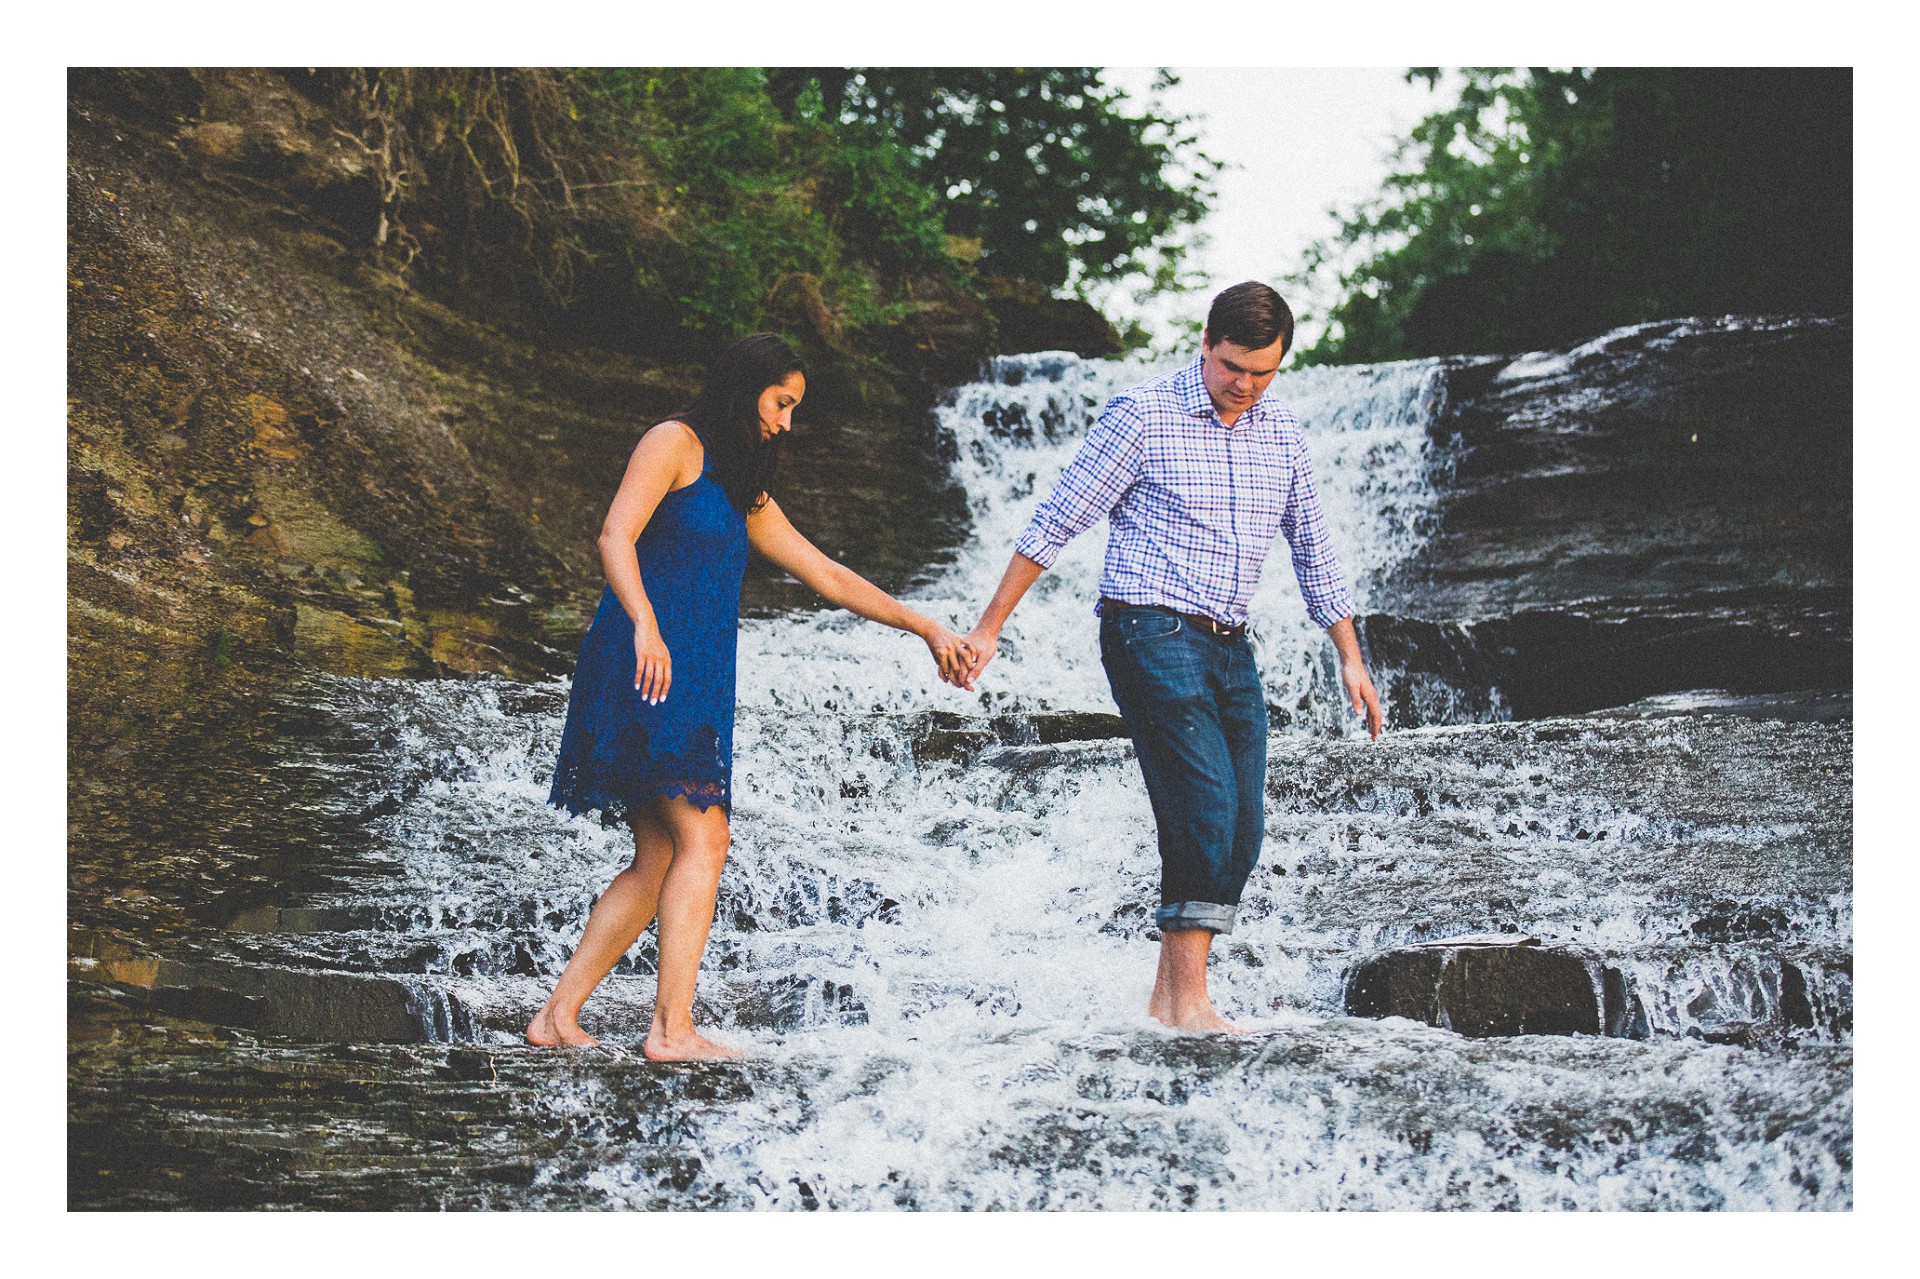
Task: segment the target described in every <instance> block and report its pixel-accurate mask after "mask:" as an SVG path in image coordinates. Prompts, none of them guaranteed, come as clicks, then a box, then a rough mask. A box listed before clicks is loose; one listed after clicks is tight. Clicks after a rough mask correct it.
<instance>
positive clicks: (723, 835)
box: [640, 798, 740, 1061]
mask: <svg viewBox="0 0 1920 1279" xmlns="http://www.w3.org/2000/svg"><path fill="white" fill-rule="evenodd" d="M659 808H660V811H661V813H662V815H663V816H664V817H665V819H666V823H667V826H668V828H669V829H670V830H671V831H672V832H673V865H672V866H670V867H669V868H668V869H667V877H666V879H665V881H664V882H662V884H661V885H660V991H659V994H658V995H657V996H655V998H654V1001H653V1026H652V1028H651V1029H649V1030H648V1031H647V1041H646V1043H645V1044H643V1045H641V1049H640V1051H641V1052H643V1053H645V1054H646V1055H647V1056H648V1057H650V1058H652V1059H653V1060H655V1061H701V1060H706V1059H709V1058H714V1057H737V1056H739V1055H740V1054H739V1053H737V1052H734V1051H733V1050H732V1049H730V1048H727V1047H724V1046H723V1045H720V1044H716V1043H714V1042H713V1041H712V1040H711V1039H708V1038H706V1037H705V1036H703V1035H701V1034H699V1033H698V1032H697V1031H695V1030H694V1028H693V983H694V979H695V977H697V976H698V975H699V972H700V956H701V955H702V954H704V953H705V951H706V949H707V933H708V931H709V930H711V929H712V927H713V906H714V902H715V900H716V899H717V898H718V896H719V893H720V870H721V868H722V867H723V866H725V865H726V862H727V845H728V842H729V840H730V839H731V835H730V833H729V831H728V828H727V814H726V810H725V809H722V808H718V807H715V808H709V809H706V810H704V811H703V810H701V809H698V808H695V807H694V806H693V805H691V804H689V803H688V802H687V801H686V800H685V799H684V798H674V799H671V800H667V801H665V802H664V803H662V804H661V805H660V806H659Z"/></svg>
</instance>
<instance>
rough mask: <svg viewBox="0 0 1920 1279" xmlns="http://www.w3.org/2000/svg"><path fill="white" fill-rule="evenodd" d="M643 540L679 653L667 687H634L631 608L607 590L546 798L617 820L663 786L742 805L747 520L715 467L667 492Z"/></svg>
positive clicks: (669, 636)
mask: <svg viewBox="0 0 1920 1279" xmlns="http://www.w3.org/2000/svg"><path fill="white" fill-rule="evenodd" d="M634 550H635V551H636V552H637V553H638V555H639V558H640V580H641V582H642V584H643V585H644V586H645V587H646V591H647V599H648V600H649V601H650V602H651V603H652V605H653V612H654V617H655V618H656V619H657V620H658V621H659V624H660V638H661V639H662V640H664V641H665V642H666V645H667V652H668V654H669V655H670V657H671V660H672V663H673V682H672V685H671V686H670V688H669V689H668V692H667V698H666V700H665V701H663V702H661V703H660V704H659V705H657V706H653V705H649V704H648V703H647V702H646V700H645V699H644V698H642V697H641V696H640V694H639V692H638V691H636V690H635V689H634V687H633V669H634V660H633V620H632V619H631V618H629V617H628V616H627V611H626V609H624V608H622V607H621V606H620V601H619V599H618V598H616V597H615V596H614V593H613V588H612V587H608V588H607V589H606V590H604V591H602V592H601V595H600V607H599V609H598V611H596V612H595V613H594V615H593V625H592V626H591V627H590V628H588V630H587V637H586V639H585V640H584V641H583V642H582V643H581V645H580V661H579V664H578V665H577V666H576V667H575V668H574V672H573V691H572V693H571V694H570V695H569V696H568V698H567V725H566V729H565V730H564V731H563V732H562V733H561V736H560V759H559V762H558V763H557V764H556V765H555V766H554V771H553V789H552V791H551V793H550V794H549V795H548V796H547V802H548V803H550V804H553V805H555V806H556V807H559V808H564V809H566V810H567V811H568V812H570V813H573V814H575V815H579V814H582V813H588V812H591V811H593V810H595V809H598V810H599V811H600V819H601V821H603V822H605V823H606V824H608V825H617V824H619V823H621V822H623V821H624V820H626V818H627V816H628V814H629V813H630V811H631V810H633V809H635V808H639V807H642V806H644V805H646V804H648V803H650V802H652V801H653V800H654V799H655V798H657V797H660V796H674V795H685V796H686V797H687V799H688V800H689V801H690V802H691V803H692V804H694V805H695V806H696V807H698V808H701V809H703V810H704V809H707V808H711V807H713V806H714V805H715V804H718V805H720V806H721V807H722V808H724V809H727V810H728V811H729V812H730V811H731V810H732V806H733V702H734V657H735V650H736V647H737V641H738V639H739V630H740V578H741V574H742V573H743V572H745V570H746V565H747V524H746V520H745V519H744V518H743V517H742V516H741V514H740V512H739V511H737V510H735V509H734V506H733V503H731V502H729V501H728V500H727V494H726V490H725V489H723V488H721V487H720V483H719V481H718V480H716V479H714V478H713V476H712V474H710V473H709V471H708V469H706V468H704V467H703V468H702V470H701V473H700V478H699V479H697V480H695V481H694V482H693V483H691V484H689V485H687V486H686V487H684V488H679V489H675V490H673V491H672V492H669V493H668V494H666V496H664V497H662V498H661V499H660V505H659V506H658V507H656V508H655V509H654V512H653V517H652V518H651V519H649V520H648V521H647V526H646V528H644V529H642V530H641V532H640V538H639V540H638V541H637V542H636V543H635V544H634Z"/></svg>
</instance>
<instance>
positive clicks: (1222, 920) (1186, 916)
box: [1153, 902, 1240, 933]
mask: <svg viewBox="0 0 1920 1279" xmlns="http://www.w3.org/2000/svg"><path fill="white" fill-rule="evenodd" d="M1239 913H1240V908H1239V907H1238V906H1223V905H1221V904H1220V903H1219V902H1168V903H1167V904H1166V905H1164V906H1162V907H1161V908H1160V909H1159V910H1157V911H1155V912H1154V913H1153V923H1154V926H1155V927H1156V928H1158V929H1159V930H1160V931H1161V932H1163V933H1178V932H1188V931H1191V930H1192V929H1196V928H1204V929H1206V930H1207V931H1208V932H1210V933H1230V932H1232V931H1233V921H1234V918H1235V916H1237V915H1238V914H1239Z"/></svg>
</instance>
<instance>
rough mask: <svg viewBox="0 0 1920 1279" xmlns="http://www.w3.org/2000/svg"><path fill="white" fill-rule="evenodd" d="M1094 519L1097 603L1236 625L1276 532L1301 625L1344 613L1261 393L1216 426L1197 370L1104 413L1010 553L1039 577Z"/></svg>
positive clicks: (1283, 418)
mask: <svg viewBox="0 0 1920 1279" xmlns="http://www.w3.org/2000/svg"><path fill="white" fill-rule="evenodd" d="M1102 515H1111V516H1112V519H1113V525H1112V530H1111V533H1110V535H1109V536H1108V539H1107V558H1106V564H1105V565H1104V567H1103V568H1102V569H1101V572H1100V593H1101V594H1102V595H1104V596H1107V597H1110V598H1112V599H1116V600H1120V601H1123V602H1125V603H1128V604H1158V605H1161V606H1162V607H1165V608H1171V609H1177V610H1179V611H1181V612H1183V613H1203V614H1205V615H1206V616H1208V617H1211V618H1213V619H1215V620H1216V621H1220V622H1224V623H1226V624H1227V625H1229V626H1238V625H1240V624H1241V623H1242V622H1245V621H1246V620H1247V606H1248V605H1249V604H1250V603H1251V602H1252V600H1253V592H1254V588H1255V587H1257V586H1258V585H1259V584H1260V569H1261V566H1262V565H1263V564H1264V563H1265V562H1266V558H1267V551H1268V549H1269V548H1270V547H1272V545H1273V539H1274V535H1275V534H1276V533H1277V534H1279V535H1280V536H1282V537H1285V538H1286V539H1287V546H1288V547H1289V549H1290V550H1291V551H1292V553H1293V573H1294V576H1295V577H1296V578H1297V579H1298V580H1299V582H1300V595H1301V598H1302V599H1304V600H1305V602H1306V606H1307V614H1308V616H1310V617H1312V618H1313V620H1314V622H1315V623H1317V624H1318V625H1320V626H1332V625H1333V624H1334V623H1335V622H1337V621H1339V620H1340V619H1341V618H1343V617H1349V616H1351V615H1352V613H1353V597H1352V595H1351V594H1350V593H1349V592H1348V590H1347V584H1346V579H1345V578H1344V577H1343V576H1342V575H1341V572H1340V565H1339V564H1338V562H1336V561H1335V559H1334V555H1333V546H1332V543H1331V541H1330V540H1329V538H1328V536H1327V522H1326V517H1325V516H1324V515H1322V514H1321V511H1320V498H1319V495H1318V493H1317V492H1316V491H1315V489H1314V484H1313V463H1312V462H1311V460H1309V458H1308V457H1307V445H1306V441H1305V439H1304V438H1302V436H1301V433H1300V423H1299V420H1298V419H1296V418H1295V417H1294V416H1293V410H1291V409H1289V408H1287V407H1286V406H1285V405H1283V404H1280V403H1278V402H1277V401H1274V400H1271V399H1267V398H1266V397H1264V396H1263V397H1262V398H1261V399H1259V400H1257V401H1255V402H1254V404H1253V405H1252V407H1250V408H1248V409H1247V410H1246V411H1245V412H1243V413H1242V414H1241V415H1240V416H1239V418H1238V419H1237V420H1236V421H1235V422H1234V424H1233V425H1232V426H1231V427H1228V426H1224V425H1222V424H1221V421H1220V415H1219V414H1218V413H1217V412H1215V410H1214V407H1213V400H1212V398H1211V397H1209V396H1208V394H1207V388H1206V384H1205V383H1204V382H1202V381H1201V378H1200V361H1199V360H1197V359H1196V360H1195V361H1194V362H1193V363H1192V364H1189V365H1187V366H1186V367H1185V368H1183V369H1180V370H1178V371H1177V372H1173V373H1167V374H1163V375H1161V376H1160V377H1157V378H1154V379H1153V380H1152V381H1150V382H1146V383H1144V384H1142V385H1140V386H1136V387H1134V388H1133V389H1132V390H1130V391H1125V392H1122V393H1121V394H1119V395H1116V396H1114V397H1113V399H1111V400H1109V401H1108V402H1107V407H1106V410H1105V411H1104V412H1102V413H1101V414H1100V418H1099V420H1098V421H1096V422H1095V423H1094V425H1093V428H1092V429H1091V430H1090V431H1088V432H1087V438H1086V440H1085V441H1084V442H1083V443H1082V444H1081V445H1080V450H1079V452H1077V453H1076V454H1074V458H1073V461H1072V462H1070V463H1068V465H1067V469H1066V470H1065V471H1063V472H1062V473H1061V475H1060V482H1059V483H1058V484H1057V485H1055V486H1054V490H1053V493H1052V495H1051V496H1049V497H1048V498H1047V500H1046V501H1044V502H1042V503H1041V504H1040V506H1039V507H1038V509H1036V510H1035V511H1034V513H1033V520H1032V522H1031V523H1029V524H1028V525H1027V529H1026V531H1025V532H1024V533H1022V534H1021V535H1020V537H1019V540H1018V541H1016V542H1015V543H1014V547H1013V548H1014V550H1016V551H1018V552H1019V553H1020V554H1022V555H1024V556H1026V557H1027V558H1028V559H1030V560H1033V561H1035V562H1036V563H1038V564H1040V565H1041V566H1042V567H1044V568H1051V567H1052V566H1053V562H1054V560H1055V559H1057V558H1058V557H1059V554H1060V549H1061V548H1062V547H1064V546H1065V545H1066V544H1067V543H1068V542H1069V541H1070V540H1072V539H1073V538H1074V537H1075V536H1076V535H1078V534H1080V533H1082V532H1084V531H1085V530H1086V529H1087V528H1089V527H1090V526H1091V525H1092V524H1093V523H1094V521H1095V520H1098V519H1099V518H1100V517H1101V516H1102Z"/></svg>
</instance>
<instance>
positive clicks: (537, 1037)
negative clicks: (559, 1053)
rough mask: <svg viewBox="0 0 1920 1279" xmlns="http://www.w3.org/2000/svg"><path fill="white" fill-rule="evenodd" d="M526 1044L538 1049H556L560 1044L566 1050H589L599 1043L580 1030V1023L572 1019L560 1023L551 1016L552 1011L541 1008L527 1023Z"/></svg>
mask: <svg viewBox="0 0 1920 1279" xmlns="http://www.w3.org/2000/svg"><path fill="white" fill-rule="evenodd" d="M527 1042H528V1043H530V1044H532V1045H534V1046H535V1047H538V1048H558V1047H560V1046H561V1045H562V1044H564V1045H566V1046H567V1047H568V1048H591V1047H593V1046H594V1045H595V1044H597V1043H599V1042H600V1041H599V1040H597V1039H595V1038H594V1037H593V1036H592V1035H589V1034H588V1033H587V1032H586V1031H584V1030H582V1029H580V1023H579V1022H577V1021H575V1020H573V1018H571V1017H569V1018H567V1019H566V1020H565V1021H562V1020H560V1018H558V1017H556V1016H554V1015H553V1009H551V1008H547V1007H542V1008H541V1009H540V1011H539V1012H537V1013H535V1014H534V1015H533V1020H532V1021H530V1022H528V1023H527Z"/></svg>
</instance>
